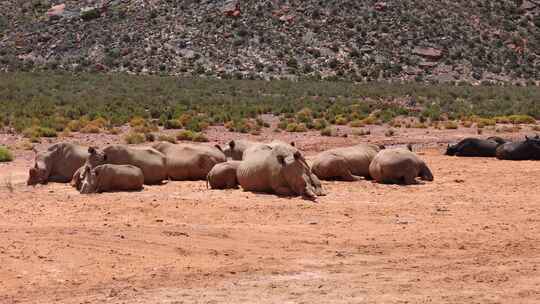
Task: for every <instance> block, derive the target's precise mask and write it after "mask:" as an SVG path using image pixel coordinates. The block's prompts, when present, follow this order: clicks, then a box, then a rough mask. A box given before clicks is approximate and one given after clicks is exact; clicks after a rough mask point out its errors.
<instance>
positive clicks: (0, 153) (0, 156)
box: [0, 146, 14, 163]
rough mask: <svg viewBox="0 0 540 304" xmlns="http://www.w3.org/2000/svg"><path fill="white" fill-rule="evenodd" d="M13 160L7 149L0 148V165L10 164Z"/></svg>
mask: <svg viewBox="0 0 540 304" xmlns="http://www.w3.org/2000/svg"><path fill="white" fill-rule="evenodd" d="M13 158H14V157H13V153H11V151H10V150H9V149H8V148H7V147H4V146H0V163H3V162H10V161H12V160H13Z"/></svg>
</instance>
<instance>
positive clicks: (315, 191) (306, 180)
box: [275, 149, 324, 200]
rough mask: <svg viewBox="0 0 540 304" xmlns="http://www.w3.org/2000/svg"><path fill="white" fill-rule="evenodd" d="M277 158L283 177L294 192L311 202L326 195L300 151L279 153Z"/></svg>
mask: <svg viewBox="0 0 540 304" xmlns="http://www.w3.org/2000/svg"><path fill="white" fill-rule="evenodd" d="M275 150H279V149H275ZM276 157H277V160H278V162H279V164H280V165H281V176H282V177H283V179H284V181H285V183H286V184H287V186H288V187H289V188H290V189H291V190H292V192H294V193H296V194H298V195H302V196H304V197H306V198H308V199H311V200H314V199H316V198H317V196H319V195H324V191H323V190H322V185H321V182H320V181H319V179H318V178H316V177H315V176H314V175H313V174H312V173H311V170H310V168H309V166H308V164H307V162H306V160H305V159H304V157H303V156H302V153H300V151H298V150H297V151H295V152H293V153H291V151H278V153H277V155H276Z"/></svg>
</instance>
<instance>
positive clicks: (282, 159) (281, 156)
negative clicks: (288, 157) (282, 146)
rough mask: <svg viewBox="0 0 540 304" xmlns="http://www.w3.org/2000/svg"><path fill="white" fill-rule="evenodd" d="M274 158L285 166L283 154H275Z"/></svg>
mask: <svg viewBox="0 0 540 304" xmlns="http://www.w3.org/2000/svg"><path fill="white" fill-rule="evenodd" d="M276 158H277V160H278V163H280V164H281V165H283V166H285V157H284V156H283V155H276Z"/></svg>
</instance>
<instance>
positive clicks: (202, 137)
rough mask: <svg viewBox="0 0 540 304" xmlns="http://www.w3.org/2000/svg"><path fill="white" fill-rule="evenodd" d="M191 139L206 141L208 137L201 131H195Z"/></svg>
mask: <svg viewBox="0 0 540 304" xmlns="http://www.w3.org/2000/svg"><path fill="white" fill-rule="evenodd" d="M192 140H193V141H196V142H208V138H207V137H206V135H204V134H202V133H195V134H193V139H192Z"/></svg>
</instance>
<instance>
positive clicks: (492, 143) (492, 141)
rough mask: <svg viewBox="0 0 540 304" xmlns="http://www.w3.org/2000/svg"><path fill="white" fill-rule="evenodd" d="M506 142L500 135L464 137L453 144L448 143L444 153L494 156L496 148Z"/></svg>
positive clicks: (467, 155) (466, 155)
mask: <svg viewBox="0 0 540 304" xmlns="http://www.w3.org/2000/svg"><path fill="white" fill-rule="evenodd" d="M504 143H506V141H505V140H504V139H502V138H500V137H489V138H487V139H479V138H471V137H469V138H465V139H463V140H462V141H460V142H459V143H457V144H455V145H448V148H447V149H446V153H445V154H446V155H450V156H454V155H455V156H465V157H494V156H495V155H496V152H497V148H498V147H499V146H500V145H502V144H504Z"/></svg>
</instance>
